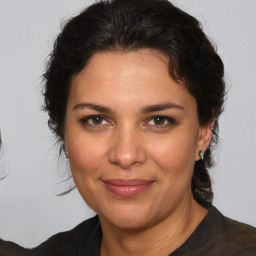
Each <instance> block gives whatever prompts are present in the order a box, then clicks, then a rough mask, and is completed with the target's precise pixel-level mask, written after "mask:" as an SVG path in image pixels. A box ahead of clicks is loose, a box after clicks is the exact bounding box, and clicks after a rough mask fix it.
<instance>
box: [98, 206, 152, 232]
mask: <svg viewBox="0 0 256 256" xmlns="http://www.w3.org/2000/svg"><path fill="white" fill-rule="evenodd" d="M149 212H150V211H148V210H147V209H145V208H144V209H142V207H138V206H136V205H132V206H131V205H128V206H116V207H113V206H112V207H111V209H110V211H108V212H106V213H105V214H103V215H104V219H106V220H107V221H108V222H109V223H110V224H111V225H113V226H115V227H117V228H120V229H143V228H144V227H146V226H148V225H149V223H150V222H151V219H153V218H152V217H153V216H149V214H148V213H149ZM151 213H152V211H151ZM99 215H101V214H99Z"/></svg>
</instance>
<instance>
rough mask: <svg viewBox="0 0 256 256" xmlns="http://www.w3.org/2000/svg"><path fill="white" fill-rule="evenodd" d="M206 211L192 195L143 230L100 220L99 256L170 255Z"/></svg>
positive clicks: (187, 236)
mask: <svg viewBox="0 0 256 256" xmlns="http://www.w3.org/2000/svg"><path fill="white" fill-rule="evenodd" d="M206 214H207V210H206V209H204V208H203V207H202V206H200V205H199V204H198V203H197V202H196V201H195V200H194V199H193V198H192V197H191V198H190V200H189V201H187V202H185V204H181V205H180V206H179V207H178V208H177V209H176V210H175V211H174V212H172V213H171V214H170V215H169V216H167V217H164V218H163V219H162V220H159V221H158V222H157V223H156V224H155V225H152V226H150V227H146V228H143V229H139V230H138V229H136V230H127V229H126V230H123V229H119V228H118V227H114V226H111V224H110V223H106V222H105V221H102V220H101V225H102V232H103V237H102V244H101V256H110V255H111V256H117V255H123V256H128V255H133V256H140V255H148V256H153V255H159V256H160V255H169V254H170V253H172V252H173V251H175V250H176V249H177V248H178V247H180V246H181V245H182V244H183V243H184V242H185V241H186V240H187V239H188V238H189V236H190V235H191V234H192V233H193V231H194V230H195V229H196V227H197V226H198V224H199V223H200V222H201V221H202V219H203V218H204V217H205V215H206ZM100 219H101V218H100ZM145 245H146V246H145Z"/></svg>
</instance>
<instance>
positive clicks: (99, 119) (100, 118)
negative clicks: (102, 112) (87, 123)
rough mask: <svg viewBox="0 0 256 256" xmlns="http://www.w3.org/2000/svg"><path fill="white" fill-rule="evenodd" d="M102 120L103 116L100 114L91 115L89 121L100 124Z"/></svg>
mask: <svg viewBox="0 0 256 256" xmlns="http://www.w3.org/2000/svg"><path fill="white" fill-rule="evenodd" d="M103 121H104V119H103V117H101V116H93V117H91V122H92V123H93V124H95V125H99V124H102V123H103Z"/></svg>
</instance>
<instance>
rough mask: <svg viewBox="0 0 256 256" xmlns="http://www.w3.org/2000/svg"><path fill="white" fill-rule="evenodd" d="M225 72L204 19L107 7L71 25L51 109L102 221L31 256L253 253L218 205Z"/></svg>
mask: <svg viewBox="0 0 256 256" xmlns="http://www.w3.org/2000/svg"><path fill="white" fill-rule="evenodd" d="M223 75H224V68H223V64H222V61H221V59H220V57H219V56H218V55H217V53H216V52H215V50H214V47H213V46H212V45H211V43H210V42H209V40H208V39H207V37H206V36H205V34H204V33H203V32H202V30H201V27H200V24H199V23H198V21H197V20H196V19H195V18H193V17H192V16H190V15H188V14H186V13H184V12H183V11H181V10H179V9H177V8H176V7H174V6H173V5H172V4H170V3H169V2H168V1H165V0H129V1H128V0H114V1H110V2H108V1H104V2H99V3H96V4H94V5H92V6H91V7H89V8H88V9H86V10H84V11H83V12H82V13H81V14H79V15H78V16H77V17H74V18H73V19H71V20H70V21H69V22H68V23H67V24H66V26H65V27H64V29H63V31H62V32H61V34H60V35H59V37H58V38H57V40H56V43H55V47H54V50H53V52H52V55H51V59H50V61H49V63H48V66H47V70H46V73H45V75H44V77H45V86H44V96H45V110H46V111H48V113H49V117H50V119H49V126H50V128H51V129H52V131H53V132H54V133H55V135H56V136H57V138H58V139H59V141H60V142H61V144H62V148H63V150H64V151H65V154H66V157H67V159H68V161H69V163H70V168H71V172H72V176H73V178H74V181H75V184H76V187H77V188H78V190H79V192H80V194H81V195H82V197H83V198H84V200H85V202H86V203H87V204H88V205H89V206H90V207H91V208H92V209H93V210H94V211H95V212H96V213H97V216H96V217H94V218H92V219H89V220H87V221H85V222H83V223H81V224H80V225H78V226H77V227H76V228H74V229H73V230H71V231H68V232H65V233H59V234H57V235H55V236H53V237H51V238H50V239H49V240H47V241H46V242H44V243H42V244H41V245H40V246H38V247H37V248H34V249H33V250H31V251H30V253H32V254H33V255H171V256H174V255H192V256H193V255H255V253H256V230H255V228H253V227H250V226H248V225H245V224H242V223H238V222H236V221H233V220H230V219H228V218H226V217H224V216H223V215H222V214H221V213H220V212H219V211H218V210H217V209H216V208H214V207H213V206H212V198H213V192H212V189H211V180H210V177H209V174H208V172H207V168H209V167H211V166H212V164H213V159H212V148H213V146H214V145H215V144H216V142H217V139H218V118H219V116H220V114H221V112H222V110H223V101H224V95H225V85H224V81H223ZM3 247H4V245H3Z"/></svg>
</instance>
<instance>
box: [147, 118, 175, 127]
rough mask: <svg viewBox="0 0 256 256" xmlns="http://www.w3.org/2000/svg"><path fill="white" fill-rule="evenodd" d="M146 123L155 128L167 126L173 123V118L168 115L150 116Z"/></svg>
mask: <svg viewBox="0 0 256 256" xmlns="http://www.w3.org/2000/svg"><path fill="white" fill-rule="evenodd" d="M147 124H148V125H149V126H151V127H156V128H167V127H169V126H171V125H174V124H175V120H174V119H173V118H172V117H169V116H152V117H151V118H150V119H149V121H148V122H147Z"/></svg>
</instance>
